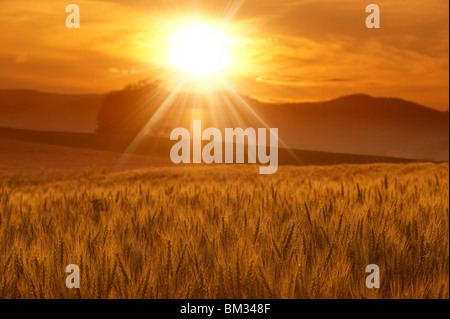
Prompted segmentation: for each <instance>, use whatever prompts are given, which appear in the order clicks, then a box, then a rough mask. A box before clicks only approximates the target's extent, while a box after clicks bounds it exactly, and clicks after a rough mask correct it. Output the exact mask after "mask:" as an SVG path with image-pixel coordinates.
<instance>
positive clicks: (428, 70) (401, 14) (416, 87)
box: [0, 0, 449, 109]
mask: <svg viewBox="0 0 450 319" xmlns="http://www.w3.org/2000/svg"><path fill="white" fill-rule="evenodd" d="M128 2H131V3H132V4H130V3H126V1H122V0H120V1H119V0H74V1H73V3H76V4H78V5H79V6H80V9H81V29H77V30H74V29H72V30H69V29H67V28H66V27H65V19H66V16H67V14H66V13H65V7H66V5H68V4H70V3H72V2H67V3H65V2H64V1H54V0H40V1H31V0H15V1H1V2H0V10H1V11H0V29H1V32H0V43H1V46H0V88H30V89H37V90H43V91H52V92H68V93H69V92H70V93H74V92H75V93H85V92H105V91H109V90H111V89H118V88H121V87H123V86H124V85H125V84H127V83H129V82H131V81H135V80H137V79H141V78H146V77H150V76H151V77H159V76H161V74H165V73H166V72H167V71H168V70H167V69H165V63H166V61H165V60H166V55H167V37H168V36H170V34H171V33H173V32H174V31H176V29H177V27H179V26H180V25H182V23H183V22H185V21H186V20H191V21H195V20H198V19H199V20H202V21H206V22H207V23H210V24H213V25H216V24H217V25H220V24H226V28H225V30H226V32H227V34H229V35H230V36H231V37H232V38H235V39H236V40H237V46H236V48H235V49H234V52H233V53H234V55H235V60H236V65H235V67H234V69H233V70H230V72H228V74H226V75H224V77H225V79H226V81H228V82H229V83H230V84H231V85H232V86H233V87H234V88H235V89H236V90H237V91H239V92H241V93H243V94H246V95H250V96H253V97H257V98H259V99H261V100H265V101H270V102H280V101H287V102H291V101H317V100H325V99H331V98H335V97H338V96H342V95H347V94H353V93H367V94H371V95H374V96H394V97H400V98H405V99H408V100H412V101H415V102H418V103H421V104H424V105H427V106H431V107H434V108H438V109H448V105H449V94H448V89H449V46H448V42H449V41H448V36H449V22H448V20H449V16H448V10H449V3H448V0H409V1H404V0H375V1H373V2H374V3H376V4H378V5H379V6H380V8H381V19H382V20H381V29H379V30H369V29H367V28H366V27H365V18H366V13H365V6H366V5H367V4H369V3H372V2H367V3H366V2H364V1H360V0H277V1H274V0H247V1H245V0H236V1H231V0H229V1H223V0H190V1H189V0H137V1H128Z"/></svg>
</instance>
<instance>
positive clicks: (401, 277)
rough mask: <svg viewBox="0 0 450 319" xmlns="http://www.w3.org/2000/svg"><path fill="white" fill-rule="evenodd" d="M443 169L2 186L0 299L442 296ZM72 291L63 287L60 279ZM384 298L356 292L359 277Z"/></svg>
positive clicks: (308, 170)
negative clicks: (376, 281)
mask: <svg viewBox="0 0 450 319" xmlns="http://www.w3.org/2000/svg"><path fill="white" fill-rule="evenodd" d="M448 173H449V165H448V164H440V165H438V164H408V165H406V164H405V165H388V164H386V165H381V164H380V165H360V166H356V165H355V166H351V165H347V166H346V165H342V166H335V167H282V168H280V170H279V172H278V173H277V174H276V175H273V176H260V175H258V174H257V168H255V167H252V166H233V167H195V168H192V167H189V168H186V167H178V168H158V169H149V170H143V171H135V172H127V173H117V174H97V173H94V172H90V173H87V174H83V175H82V176H79V177H78V178H73V179H67V180H53V179H52V178H48V177H41V178H38V177H34V178H26V177H24V176H16V177H10V178H3V179H1V180H0V298H448V297H449V208H448V200H449V183H448ZM68 264H77V265H79V266H80V269H81V289H73V290H70V289H67V288H66V287H65V278H66V276H67V274H66V273H65V267H66V266H67V265H68ZM369 264H377V265H379V266H380V269H381V288H380V289H375V290H369V289H367V288H366V286H365V279H366V276H367V274H366V273H365V269H366V266H367V265H369Z"/></svg>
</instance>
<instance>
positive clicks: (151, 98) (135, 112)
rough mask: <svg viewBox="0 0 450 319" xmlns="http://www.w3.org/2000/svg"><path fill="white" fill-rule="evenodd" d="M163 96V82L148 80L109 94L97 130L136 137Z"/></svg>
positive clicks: (106, 133) (125, 136)
mask: <svg viewBox="0 0 450 319" xmlns="http://www.w3.org/2000/svg"><path fill="white" fill-rule="evenodd" d="M162 99H163V93H162V90H161V83H160V82H159V81H152V80H145V81H139V82H137V83H133V84H130V85H128V86H126V87H125V88H124V89H123V90H122V91H114V92H111V93H109V94H108V95H107V96H106V98H105V100H104V102H103V105H102V107H101V109H100V112H99V114H98V117H97V133H99V134H103V135H120V136H121V137H124V138H134V137H135V136H136V135H137V134H139V132H140V131H141V130H142V129H143V128H144V126H145V124H146V123H147V122H148V121H149V120H150V118H151V116H152V115H153V114H154V112H155V111H156V108H157V105H158V101H160V100H162Z"/></svg>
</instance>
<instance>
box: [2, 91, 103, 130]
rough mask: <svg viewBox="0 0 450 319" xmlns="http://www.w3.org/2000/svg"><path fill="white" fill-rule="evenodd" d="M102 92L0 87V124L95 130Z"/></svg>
mask: <svg viewBox="0 0 450 319" xmlns="http://www.w3.org/2000/svg"><path fill="white" fill-rule="evenodd" d="M104 99H105V96H104V95H95V94H87V95H69V94H51V93H42V92H37V91H30V90H0V127H12V128H20V129H28V130H47V131H69V132H94V131H95V128H96V126H97V114H98V112H99V110H100V108H101V106H102V103H103V100H104Z"/></svg>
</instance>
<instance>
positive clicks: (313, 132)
mask: <svg viewBox="0 0 450 319" xmlns="http://www.w3.org/2000/svg"><path fill="white" fill-rule="evenodd" d="M161 105H163V107H161ZM193 117H194V118H195V119H201V120H202V123H203V125H204V127H205V128H206V127H217V128H219V129H221V130H223V129H224V128H225V127H243V128H244V127H255V128H256V127H264V126H269V127H278V128H279V134H280V143H281V146H282V147H283V148H286V149H301V150H310V151H320V152H332V153H350V154H361V155H370V156H381V157H400V158H412V159H418V160H433V161H448V159H449V136H448V131H449V113H448V112H439V111H436V110H433V109H430V108H427V107H424V106H421V105H418V104H416V103H412V102H408V101H404V100H401V99H395V98H375V97H370V96H367V95H352V96H346V97H341V98H338V99H335V100H331V101H325V102H320V103H295V104H268V103H262V102H259V101H256V100H254V99H252V98H249V97H243V96H239V95H237V94H235V93H232V92H220V93H216V94H212V95H189V94H179V95H177V96H171V95H170V94H169V93H168V92H167V91H165V90H164V89H162V88H160V87H152V88H148V87H143V88H138V89H133V90H125V91H119V92H112V93H109V94H106V95H63V94H47V93H41V92H35V91H27V90H0V126H3V127H10V128H20V129H28V130H38V131H64V132H77V133H93V132H95V130H96V129H98V130H99V132H101V133H106V134H111V133H112V134H121V133H123V132H128V133H132V135H133V134H134V135H136V134H137V132H139V131H141V129H142V128H143V127H144V126H145V124H146V123H148V122H149V120H150V119H152V122H151V125H150V126H148V127H147V128H146V130H144V132H145V133H147V134H149V135H152V136H156V137H163V138H167V137H168V136H169V134H170V132H171V131H172V130H173V129H174V128H176V127H186V128H190V127H191V126H192V119H193ZM98 124H99V125H98Z"/></svg>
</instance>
